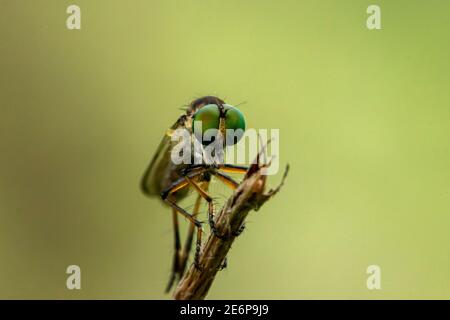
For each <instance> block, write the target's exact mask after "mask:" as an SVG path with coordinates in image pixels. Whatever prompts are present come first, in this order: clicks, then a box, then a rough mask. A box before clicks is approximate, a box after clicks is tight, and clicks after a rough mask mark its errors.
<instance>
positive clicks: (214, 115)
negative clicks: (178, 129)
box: [192, 104, 220, 145]
mask: <svg viewBox="0 0 450 320" xmlns="http://www.w3.org/2000/svg"><path fill="white" fill-rule="evenodd" d="M219 118H220V112H219V107H218V106H217V105H215V104H208V105H206V106H204V107H202V108H201V109H199V110H198V111H197V112H196V113H195V115H194V123H193V125H192V130H193V131H194V134H195V137H196V138H197V140H198V141H200V142H201V143H202V144H204V145H207V144H209V143H210V142H211V141H203V135H204V134H205V132H206V131H207V130H209V129H216V130H218V129H219V123H220V119H219ZM198 125H201V130H200V128H199V127H197V126H198ZM205 140H207V139H205Z"/></svg>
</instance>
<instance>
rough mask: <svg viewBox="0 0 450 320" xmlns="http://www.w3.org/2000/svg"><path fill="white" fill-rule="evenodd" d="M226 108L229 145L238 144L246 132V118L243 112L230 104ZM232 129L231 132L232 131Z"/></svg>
mask: <svg viewBox="0 0 450 320" xmlns="http://www.w3.org/2000/svg"><path fill="white" fill-rule="evenodd" d="M224 107H225V112H226V114H225V115H226V116H225V127H226V129H227V145H233V144H236V143H237V142H238V141H239V140H241V138H242V136H243V135H244V131H245V118H244V115H243V114H242V112H241V111H240V110H239V109H238V108H235V107H233V106H230V105H228V104H225V105H224ZM230 129H231V130H230Z"/></svg>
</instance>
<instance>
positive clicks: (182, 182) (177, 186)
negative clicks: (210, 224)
mask: <svg viewBox="0 0 450 320" xmlns="http://www.w3.org/2000/svg"><path fill="white" fill-rule="evenodd" d="M187 186H189V183H188V182H187V180H186V179H184V178H182V179H179V180H177V181H175V182H174V183H173V184H172V185H171V186H169V187H168V188H167V189H166V190H164V191H163V192H162V193H161V198H162V200H164V201H165V202H166V203H167V204H168V205H170V206H171V207H172V209H173V210H174V212H175V213H179V214H181V215H183V216H184V217H185V218H187V219H188V220H189V222H190V223H191V225H192V226H193V228H197V245H196V253H195V256H196V258H197V259H198V257H199V255H200V249H201V241H202V225H201V223H200V221H198V220H197V219H196V217H195V216H193V215H191V214H190V213H189V212H187V211H186V210H184V209H183V208H181V207H180V206H179V205H178V204H177V203H176V202H175V200H174V199H173V197H171V195H173V194H174V193H175V192H176V191H178V190H181V189H183V188H185V187H187ZM176 222H177V223H176V224H175V219H174V228H175V250H176V253H175V255H176V256H175V258H174V263H173V269H172V275H171V277H170V279H169V283H168V285H167V288H166V292H167V291H169V290H170V289H171V287H172V285H173V283H174V281H175V278H176V276H177V275H178V277H180V278H181V275H182V274H183V270H182V269H181V268H182V265H181V264H180V257H179V254H180V250H179V247H180V244H179V235H177V234H178V231H177V230H178V219H177V220H176ZM177 237H178V240H177ZM177 242H178V244H177Z"/></svg>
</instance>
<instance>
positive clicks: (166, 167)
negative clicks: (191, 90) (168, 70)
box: [141, 96, 247, 292]
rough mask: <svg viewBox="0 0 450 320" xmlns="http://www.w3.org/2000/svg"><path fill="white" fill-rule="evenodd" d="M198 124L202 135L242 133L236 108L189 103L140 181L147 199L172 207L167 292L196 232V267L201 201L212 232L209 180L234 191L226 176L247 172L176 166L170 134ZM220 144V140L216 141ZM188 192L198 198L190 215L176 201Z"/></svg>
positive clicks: (217, 102) (212, 101) (210, 100)
mask: <svg viewBox="0 0 450 320" xmlns="http://www.w3.org/2000/svg"><path fill="white" fill-rule="evenodd" d="M199 122H201V124H202V126H201V130H202V131H201V132H202V133H204V132H205V131H206V130H207V129H211V128H213V129H216V131H217V134H218V135H221V136H222V137H226V134H227V132H228V129H232V130H238V129H240V130H242V131H244V130H245V118H244V115H243V114H242V113H241V111H239V109H237V108H236V107H233V106H231V105H229V104H226V103H225V102H224V101H223V100H221V99H219V98H217V97H213V96H206V97H203V98H199V99H197V100H194V101H193V102H191V103H190V105H189V106H188V107H187V109H186V113H185V114H183V115H182V116H181V117H180V118H178V120H177V121H176V122H175V123H174V124H173V125H172V127H170V129H169V130H168V131H167V133H166V135H164V138H163V139H162V141H161V143H160V145H159V147H158V149H157V150H156V153H155V154H154V156H153V158H152V161H151V163H150V165H149V167H148V168H147V170H146V171H145V174H144V176H143V178H142V181H141V189H142V191H143V192H144V193H145V194H146V195H147V196H150V197H159V198H160V199H161V200H162V201H163V202H164V203H166V204H168V205H169V206H170V207H171V208H172V219H173V229H174V236H175V252H174V257H173V264H172V273H171V276H170V279H169V283H168V285H167V288H166V292H168V291H170V289H171V287H172V286H173V284H174V282H175V281H179V280H180V279H181V277H182V276H183V273H184V271H185V269H186V264H187V260H188V257H189V253H190V250H191V246H192V242H193V237H194V234H195V230H197V233H196V250H195V256H194V264H195V265H197V263H198V258H199V254H200V250H201V237H202V228H201V223H200V222H199V220H198V219H197V215H198V213H199V208H200V205H201V202H202V200H204V201H206V202H207V204H208V221H209V222H210V227H211V230H212V231H213V232H214V231H215V229H214V225H213V223H214V222H213V215H214V206H213V201H212V197H211V196H210V195H209V193H208V186H209V183H210V181H211V177H215V178H217V179H218V180H219V181H221V182H223V183H224V184H225V185H227V186H228V187H230V188H232V189H235V188H237V186H238V183H237V182H236V181H235V180H234V179H233V178H231V177H230V176H229V175H227V173H246V171H247V168H246V167H244V166H237V165H231V164H225V163H220V162H219V163H217V162H215V163H210V162H208V161H201V163H198V162H195V164H194V163H193V162H191V163H181V164H175V163H174V162H173V161H172V160H171V152H172V150H173V148H174V146H175V145H176V143H177V142H176V141H173V139H172V134H173V132H175V130H177V129H185V130H188V131H189V132H190V133H191V134H192V133H194V132H195V130H194V129H195V128H194V127H195V126H196V125H197V124H198V123H199ZM193 136H194V137H195V138H196V139H199V140H201V141H200V142H201V145H207V144H208V142H204V141H203V140H202V137H201V135H200V137H199V136H198V135H195V134H194V135H193ZM238 139H239V138H236V139H234V138H233V139H231V143H230V140H229V139H223V141H224V142H223V144H224V147H225V146H226V145H227V144H228V145H229V144H235V143H237V140H238ZM217 141H221V140H217ZM190 190H195V192H196V193H197V199H196V202H195V204H194V207H193V210H192V212H188V211H187V210H186V209H184V208H182V207H181V206H180V205H179V202H180V201H181V200H182V199H184V198H185V197H186V196H187V195H188V193H189V191H190ZM179 214H181V215H182V216H184V217H185V218H187V220H188V221H189V222H190V226H189V229H188V234H187V238H186V241H185V244H184V247H182V246H181V241H180V233H179V226H178V215H179Z"/></svg>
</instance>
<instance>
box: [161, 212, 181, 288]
mask: <svg viewBox="0 0 450 320" xmlns="http://www.w3.org/2000/svg"><path fill="white" fill-rule="evenodd" d="M172 219H173V230H174V236H175V242H174V243H175V252H174V256H173V260H172V273H171V275H170V278H169V283H168V284H167V287H166V291H165V292H166V293H167V292H169V291H170V288H172V286H173V283H174V282H175V279H176V277H177V275H179V271H180V262H181V261H180V260H181V242H180V228H179V225H178V213H177V211H176V210H175V209H172Z"/></svg>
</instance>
